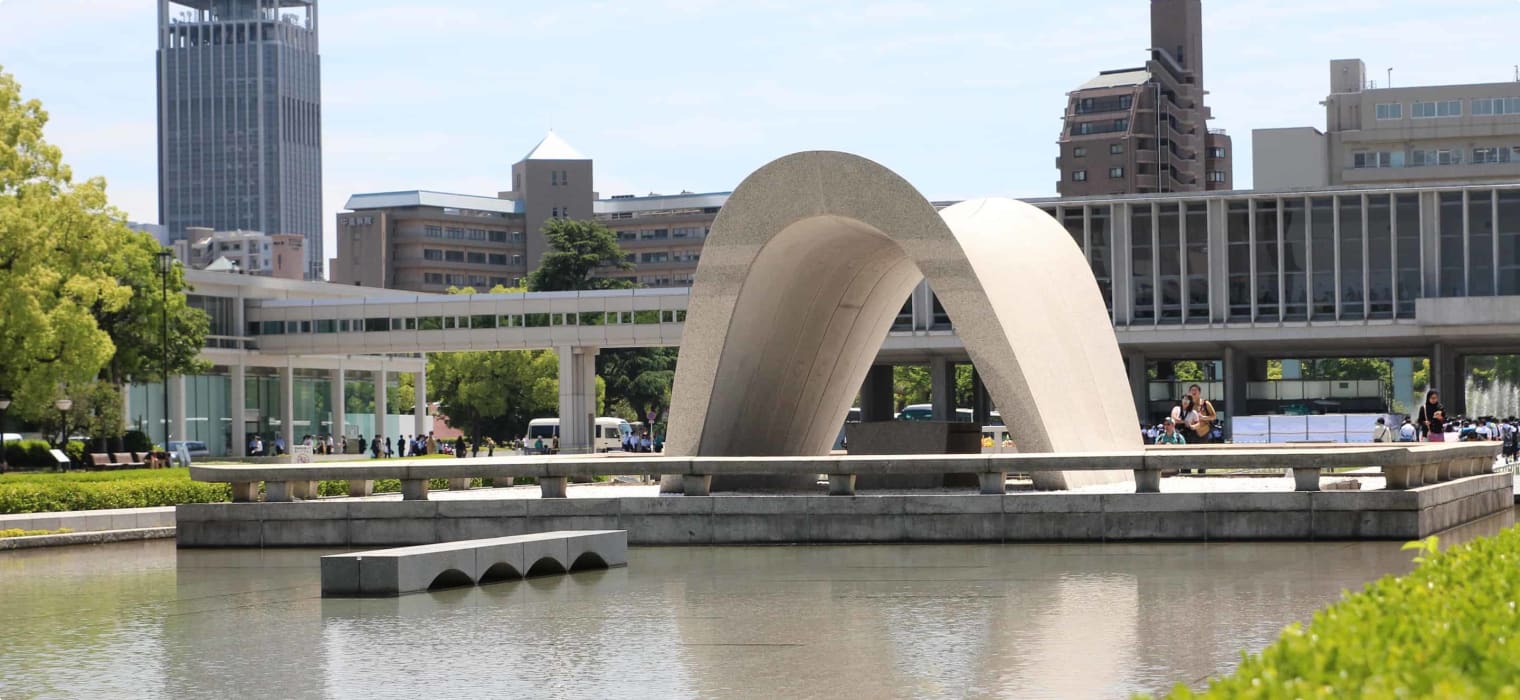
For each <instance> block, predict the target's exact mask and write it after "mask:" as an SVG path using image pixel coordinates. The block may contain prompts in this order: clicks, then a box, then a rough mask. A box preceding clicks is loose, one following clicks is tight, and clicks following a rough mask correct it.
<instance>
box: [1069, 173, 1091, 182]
mask: <svg viewBox="0 0 1520 700" xmlns="http://www.w3.org/2000/svg"><path fill="white" fill-rule="evenodd" d="M1071 181H1072V182H1087V171H1086V170H1073V171H1072V173H1071Z"/></svg>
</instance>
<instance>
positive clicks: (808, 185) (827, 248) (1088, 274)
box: [666, 151, 1141, 489]
mask: <svg viewBox="0 0 1520 700" xmlns="http://www.w3.org/2000/svg"><path fill="white" fill-rule="evenodd" d="M922 279H927V280H928V281H929V284H930V285H931V286H932V287H933V289H934V293H935V294H936V295H937V296H938V298H939V299H940V301H941V303H942V304H943V305H944V307H945V310H946V312H947V313H948V314H949V315H950V318H951V320H952V322H954V324H955V327H956V332H957V333H958V334H959V335H960V337H961V339H962V340H963V341H964V343H965V346H966V351H967V353H968V354H970V356H971V361H972V362H973V363H974V364H975V365H976V368H977V370H978V372H979V373H980V374H981V376H982V378H983V379H984V380H985V382H986V385H987V389H988V391H989V393H991V395H992V398H993V401H994V402H995V403H996V404H997V406H998V409H999V411H1000V412H1001V414H1002V416H1003V419H1004V421H1005V422H1006V423H1007V425H1008V428H1009V432H1010V433H1011V435H1012V437H1013V439H1014V441H1015V442H1017V443H1018V445H1019V450H1020V451H1021V452H1088V451H1106V450H1124V449H1135V448H1138V447H1140V445H1141V441H1140V438H1139V432H1138V428H1137V426H1138V425H1139V419H1138V416H1137V414H1136V411H1135V406H1134V403H1133V400H1132V398H1131V395H1130V391H1129V384H1128V381H1127V378H1126V375H1125V372H1124V366H1123V360H1122V359H1121V357H1120V354H1119V346H1118V341H1117V340H1116V338H1115V336H1114V331H1113V325H1112V323H1111V321H1110V319H1109V316H1108V312H1107V310H1106V308H1105V305H1104V302H1103V297H1102V295H1101V293H1100V291H1099V288H1098V284H1097V281H1096V280H1095V279H1094V277H1093V274H1092V270H1091V268H1090V267H1088V263H1087V261H1086V259H1085V257H1084V256H1083V254H1082V252H1081V250H1080V249H1079V248H1078V247H1077V246H1076V244H1075V243H1074V242H1073V241H1072V240H1071V236H1070V234H1068V233H1067V232H1066V230H1065V228H1063V227H1062V226H1061V225H1060V224H1058V223H1057V222H1056V221H1055V220H1054V219H1052V218H1051V217H1050V216H1049V215H1047V214H1045V213H1044V212H1042V211H1040V210H1039V209H1037V208H1035V207H1032V206H1030V205H1027V204H1024V203H1022V202H1018V201H1015V200H1011V199H979V200H972V201H967V202H962V203H960V204H957V205H954V206H952V207H949V208H947V209H945V210H944V211H943V212H937V211H935V209H934V206H933V205H932V204H930V203H929V201H928V200H927V199H925V198H924V197H923V195H921V194H919V193H918V191H917V190H915V189H914V188H913V186H912V185H910V184H908V182H907V181H905V180H903V179H902V178H901V177H899V176H897V175H896V174H895V173H893V172H891V171H890V170H888V169H886V168H884V167H882V166H881V165H878V164H877V163H874V162H872V161H870V160H867V159H865V158H861V157H859V156H854V155H850V154H847V153H837V152H828V151H810V152H804V153H797V154H793V155H790V156H786V157H784V158H781V159H779V160H776V161H773V162H771V163H770V164H768V165H766V166H765V167H763V168H761V169H760V170H758V171H756V172H755V173H754V174H752V175H750V176H749V177H748V178H746V179H745V180H744V182H743V183H741V184H740V185H739V187H738V189H736V190H735V191H734V193H733V195H732V196H730V197H729V199H728V202H727V203H726V204H725V205H724V206H723V209H722V211H721V212H719V214H718V217H717V219H716V220H715V221H714V223H713V228H712V232H711V233H710V234H709V235H708V237H707V239H706V241H705V243H704V244H703V248H702V260H701V262H700V264H699V266H698V268H697V275H696V282H695V284H694V285H693V287H692V292H691V300H690V306H689V307H688V310H687V313H686V322H685V328H684V330H683V332H682V337H681V353H680V359H679V362H678V365H677V371H676V377H675V387H674V390H673V395H672V398H671V418H670V425H671V432H670V435H669V437H668V439H667V441H666V451H667V453H669V454H671V455H673V456H686V455H689V456H728V457H751V456H785V455H822V454H827V453H828V451H829V449H830V447H831V446H832V444H833V441H834V438H835V436H836V435H837V433H838V430H839V426H840V424H841V423H843V422H844V419H845V415H846V414H847V413H848V411H849V409H850V405H851V402H852V401H853V400H854V398H855V396H856V392H857V391H858V390H859V389H860V387H861V384H862V383H863V382H864V380H865V377H866V373H867V371H868V370H869V369H870V366H871V363H872V361H873V360H874V359H875V357H876V353H877V350H878V349H879V348H880V347H881V344H882V341H883V340H884V339H885V338H886V337H887V332H888V331H889V330H890V328H891V326H892V323H893V320H894V319H895V318H896V316H897V313H898V311H899V309H901V308H902V304H903V300H904V299H906V298H907V297H908V295H909V293H910V292H911V291H912V290H913V288H914V286H916V285H917V284H918V282H919V281H920V280H922ZM1132 478H1133V477H1132V476H1131V474H1130V473H1129V472H1098V471H1082V472H1044V473H1041V474H1038V475H1036V484H1035V485H1036V487H1038V488H1045V489H1064V488H1070V487H1073V486H1080V485H1086V484H1093V483H1109V482H1120V481H1127V480H1131V479H1132ZM775 479H778V480H785V477H775ZM720 481H721V479H720V478H718V477H715V478H714V480H713V486H714V487H715V488H716V487H719V486H720ZM800 482H808V483H806V484H805V485H807V486H811V483H810V482H811V480H809V479H806V478H803V479H801V480H800ZM800 482H799V483H798V484H793V485H804V484H803V483H800ZM678 484H679V482H678V481H673V482H667V484H666V487H667V488H669V487H671V486H672V485H674V486H676V488H679V487H678ZM777 485H781V484H777Z"/></svg>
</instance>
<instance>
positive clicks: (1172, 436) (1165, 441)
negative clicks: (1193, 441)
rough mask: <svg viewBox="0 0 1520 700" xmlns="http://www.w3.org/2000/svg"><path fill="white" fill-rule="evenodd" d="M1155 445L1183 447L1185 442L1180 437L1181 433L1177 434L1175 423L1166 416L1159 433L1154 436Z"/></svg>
mask: <svg viewBox="0 0 1520 700" xmlns="http://www.w3.org/2000/svg"><path fill="white" fill-rule="evenodd" d="M1155 443H1156V444H1157V445H1185V444H1187V440H1186V439H1185V438H1183V437H1182V433H1179V432H1177V422H1176V421H1174V420H1172V418H1171V416H1167V419H1166V423H1165V424H1163V426H1162V428H1161V433H1160V434H1158V435H1156V439H1155Z"/></svg>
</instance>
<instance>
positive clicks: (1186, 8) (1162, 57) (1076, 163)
mask: <svg viewBox="0 0 1520 700" xmlns="http://www.w3.org/2000/svg"><path fill="white" fill-rule="evenodd" d="M1207 94H1208V92H1207V91H1206V90H1204V86H1203V3H1202V0H1151V49H1150V60H1148V61H1146V62H1145V65H1144V66H1142V67H1138V68H1123V69H1118V70H1108V71H1103V72H1101V73H1099V74H1098V76H1097V77H1096V78H1093V79H1092V80H1089V81H1087V82H1086V83H1083V84H1082V85H1081V86H1080V87H1078V88H1077V89H1076V90H1073V91H1072V92H1071V93H1069V94H1068V100H1067V104H1066V115H1065V120H1064V122H1063V124H1062V127H1061V137H1060V139H1059V140H1058V143H1059V144H1060V149H1061V152H1060V156H1059V157H1058V158H1056V167H1057V168H1058V169H1059V170H1060V171H1061V181H1060V182H1058V183H1056V191H1057V192H1059V193H1060V194H1061V196H1063V197H1082V196H1089V195H1109V194H1144V193H1155V192H1199V191H1205V190H1228V189H1230V188H1231V187H1232V186H1233V184H1234V183H1233V180H1234V177H1233V175H1232V167H1231V155H1232V154H1231V144H1230V137H1229V136H1228V135H1226V134H1225V133H1224V131H1223V130H1221V129H1209V128H1208V121H1209V119H1211V118H1213V115H1212V114H1211V113H1210V111H1209V108H1208V105H1206V104H1204V97H1205V96H1206V95H1207Z"/></svg>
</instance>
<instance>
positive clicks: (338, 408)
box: [327, 365, 348, 453]
mask: <svg viewBox="0 0 1520 700" xmlns="http://www.w3.org/2000/svg"><path fill="white" fill-rule="evenodd" d="M327 393H328V400H327V402H328V403H329V404H331V405H332V437H333V448H334V449H336V450H338V451H339V452H340V453H341V452H344V451H347V449H348V445H347V444H346V443H345V441H344V438H345V435H346V432H345V431H344V430H343V426H344V425H345V424H346V423H348V372H347V371H345V370H344V369H343V367H342V365H339V366H338V368H337V369H335V370H333V371H332V382H331V386H329V387H328V392H327Z"/></svg>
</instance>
